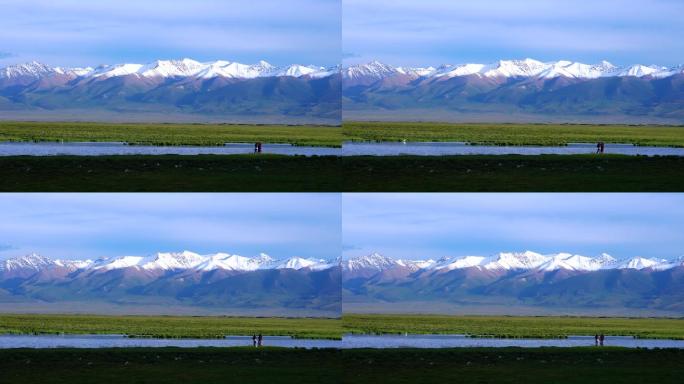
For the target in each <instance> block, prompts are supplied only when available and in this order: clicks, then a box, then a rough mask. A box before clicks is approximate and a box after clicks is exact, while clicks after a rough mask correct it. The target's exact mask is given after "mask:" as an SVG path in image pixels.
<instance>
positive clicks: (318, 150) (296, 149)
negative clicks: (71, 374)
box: [0, 142, 684, 156]
mask: <svg viewBox="0 0 684 384" xmlns="http://www.w3.org/2000/svg"><path fill="white" fill-rule="evenodd" d="M595 152H596V145H595V144H582V143H577V144H569V145H567V146H562V147H560V146H559V147H542V146H498V145H468V144H465V143H457V142H439V143H429V142H426V143H417V142H412V143H400V142H377V143H376V142H373V143H368V142H347V143H344V144H343V146H342V148H328V147H307V146H293V145H290V144H263V153H270V154H279V155H291V156H294V155H300V156H364V155H365V156H398V155H417V156H441V155H542V154H556V155H576V154H592V153H595ZM248 153H254V144H249V143H244V144H243V143H228V144H225V145H223V146H214V147H200V146H156V145H126V144H125V143H95V142H81V143H53V142H35V143H34V142H25V143H24V142H0V156H57V155H75V156H105V155H236V154H248ZM605 153H608V154H621V155H632V156H636V155H642V156H656V155H657V156H684V148H671V147H639V146H634V145H631V144H606V149H605Z"/></svg>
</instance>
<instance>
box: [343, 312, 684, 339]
mask: <svg viewBox="0 0 684 384" xmlns="http://www.w3.org/2000/svg"><path fill="white" fill-rule="evenodd" d="M342 322H343V327H344V332H345V333H376V334H382V333H389V334H402V333H414V334H465V335H471V336H476V337H506V338H563V337H567V336H570V335H589V336H591V335H595V334H597V333H599V334H600V333H603V334H605V335H610V336H635V337H639V338H656V339H658V338H659V339H684V319H662V318H614V317H610V318H602V317H522V316H520V317H518V316H515V317H513V316H443V315H375V314H369V315H360V314H345V315H344V316H343V318H342Z"/></svg>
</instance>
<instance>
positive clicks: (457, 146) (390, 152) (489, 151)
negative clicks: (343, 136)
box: [342, 142, 684, 156]
mask: <svg viewBox="0 0 684 384" xmlns="http://www.w3.org/2000/svg"><path fill="white" fill-rule="evenodd" d="M342 152H343V155H344V156H358V155H375V156H398V155H418V156H440V155H579V154H593V153H596V144H590V143H571V144H568V145H567V146H558V147H543V146H501V145H468V144H466V143H457V142H425V143H417V142H410V143H401V142H394V143H390V142H378V143H367V142H353V143H345V144H344V145H343V148H342ZM604 153H607V154H619V155H632V156H636V155H642V156H656V155H658V156H684V148H671V147H639V146H634V145H632V144H606V146H605V152H604Z"/></svg>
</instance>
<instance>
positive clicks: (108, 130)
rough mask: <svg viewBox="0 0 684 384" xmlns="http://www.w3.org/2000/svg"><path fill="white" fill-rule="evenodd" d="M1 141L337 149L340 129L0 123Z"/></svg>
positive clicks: (317, 127) (340, 139)
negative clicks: (282, 145) (279, 145)
mask: <svg viewBox="0 0 684 384" xmlns="http://www.w3.org/2000/svg"><path fill="white" fill-rule="evenodd" d="M0 141H67V142H70V141H96V142H107V141H110V142H125V143H129V144H148V145H203V146H211V145H223V144H224V143H254V142H257V141H261V142H265V143H288V144H294V145H314V146H329V147H339V146H340V145H341V144H342V129H341V128H340V127H332V126H314V125H299V126H289V125H240V124H145V123H141V124H106V123H67V122H45V123H43V122H6V121H5V122H0Z"/></svg>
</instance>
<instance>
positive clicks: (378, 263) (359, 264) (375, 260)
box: [344, 252, 397, 271]
mask: <svg viewBox="0 0 684 384" xmlns="http://www.w3.org/2000/svg"><path fill="white" fill-rule="evenodd" d="M395 265H397V261H395V260H394V259H391V258H389V257H385V256H383V255H381V254H379V253H377V252H373V253H371V254H370V255H367V256H361V257H358V258H354V259H350V260H347V262H346V263H345V264H344V267H345V268H346V269H348V270H350V271H353V270H358V269H374V270H383V269H387V268H389V267H391V266H395Z"/></svg>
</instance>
